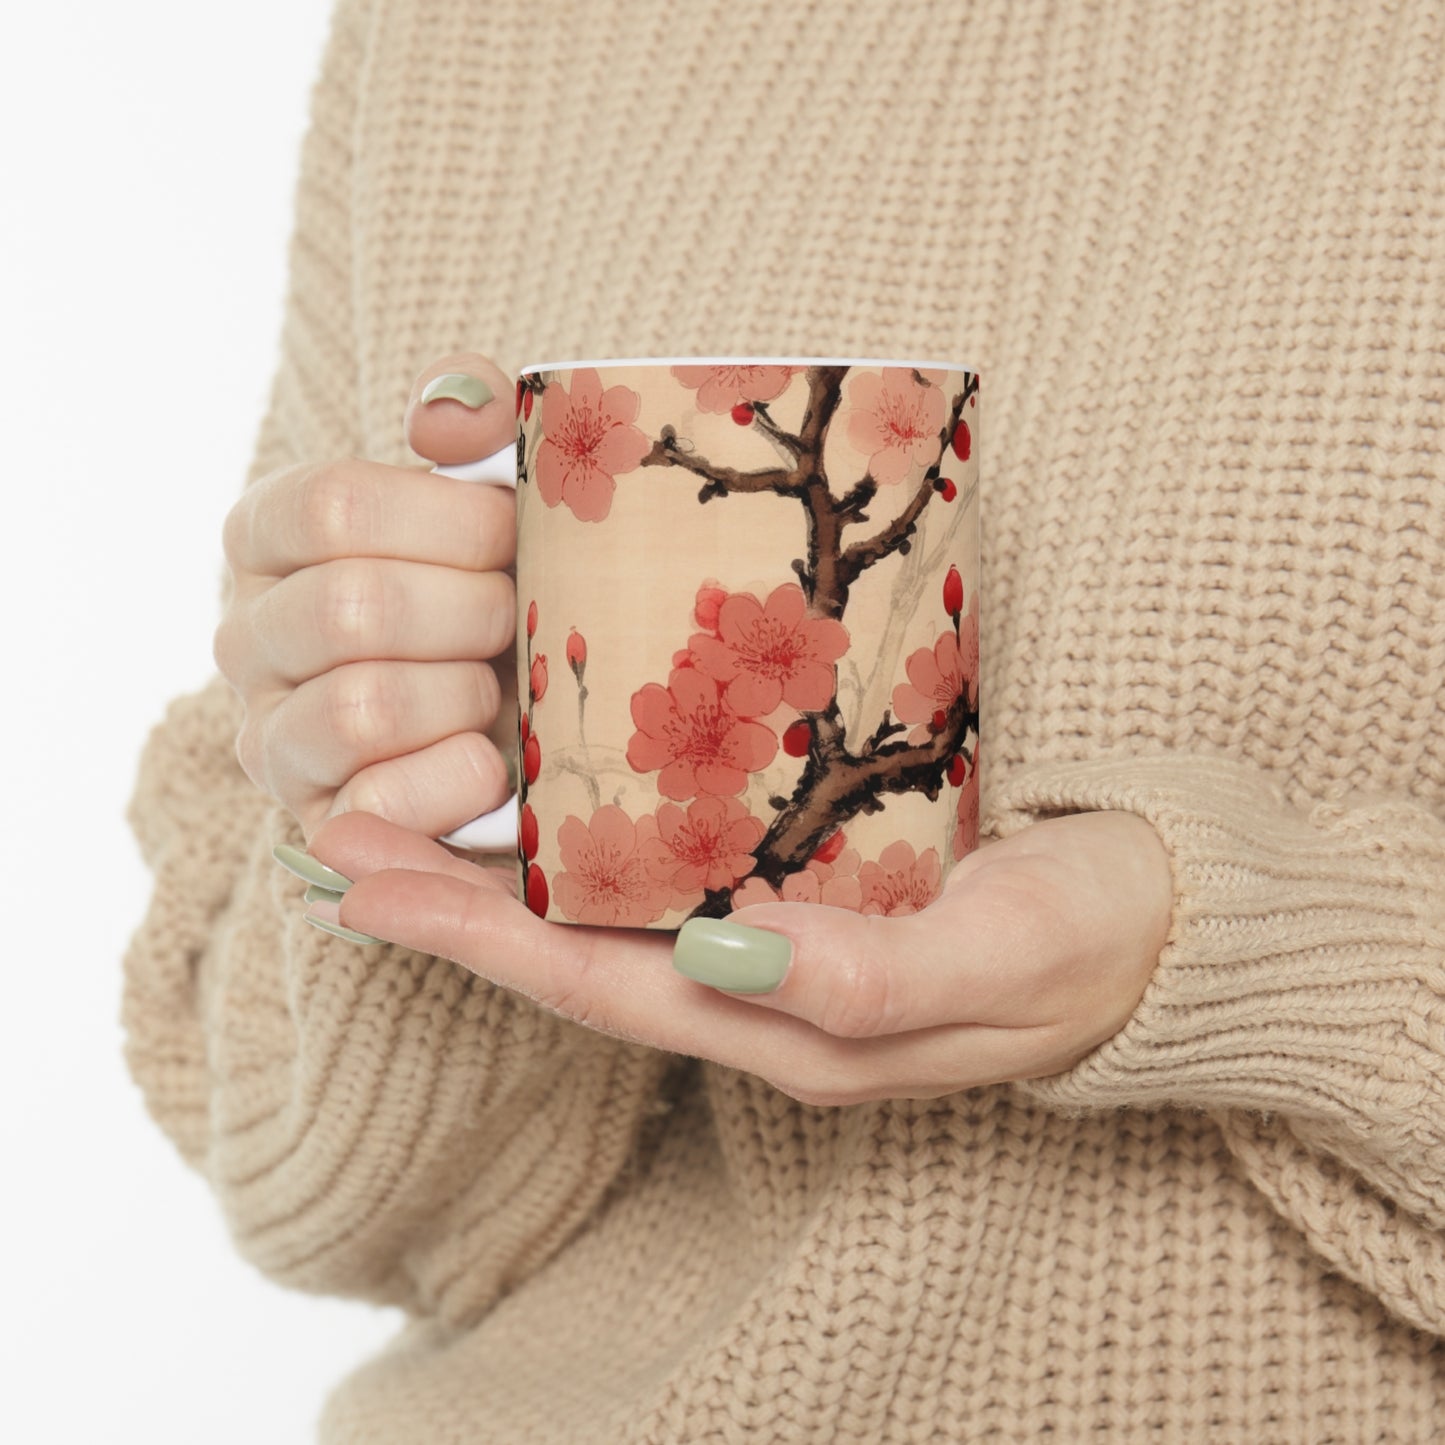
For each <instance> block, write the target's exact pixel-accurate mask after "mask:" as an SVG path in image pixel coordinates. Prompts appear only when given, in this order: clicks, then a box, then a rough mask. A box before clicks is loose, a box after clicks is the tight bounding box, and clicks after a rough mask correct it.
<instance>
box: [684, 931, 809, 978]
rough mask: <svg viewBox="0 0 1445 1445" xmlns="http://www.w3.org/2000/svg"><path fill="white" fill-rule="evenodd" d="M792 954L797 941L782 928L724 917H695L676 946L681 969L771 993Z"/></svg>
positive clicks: (685, 972) (688, 973)
mask: <svg viewBox="0 0 1445 1445" xmlns="http://www.w3.org/2000/svg"><path fill="white" fill-rule="evenodd" d="M792 958H793V943H792V940H791V939H789V938H785V937H784V936H783V935H782V934H781V933H770V932H768V930H767V929H764V928H745V927H744V926H743V925H742V924H741V923H727V922H725V921H723V920H722V919H718V918H689V919H688V920H687V922H686V923H684V924H683V925H682V928H681V929H680V930H679V931H678V935H677V942H676V943H675V944H674V945H673V950H672V966H673V967H674V968H675V969H676V970H677V971H678V972H679V973H682V974H686V975H687V977H688V978H695V979H696V980H697V981H698V982H699V983H705V984H708V985H710V986H711V987H713V988H726V989H730V990H731V991H732V992H734V993H771V992H772V991H773V989H775V988H777V986H778V985H779V984H780V983H782V981H783V975H784V974H785V973H787V971H788V964H789V963H791V962H792Z"/></svg>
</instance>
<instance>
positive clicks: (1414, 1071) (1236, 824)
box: [993, 756, 1445, 1143]
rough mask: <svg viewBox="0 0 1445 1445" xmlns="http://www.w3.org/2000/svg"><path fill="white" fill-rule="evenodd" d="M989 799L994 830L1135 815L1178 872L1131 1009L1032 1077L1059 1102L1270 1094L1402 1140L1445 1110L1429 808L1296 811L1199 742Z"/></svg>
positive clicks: (1444, 928) (1273, 1099)
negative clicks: (1089, 1047) (1079, 1056)
mask: <svg viewBox="0 0 1445 1445" xmlns="http://www.w3.org/2000/svg"><path fill="white" fill-rule="evenodd" d="M993 801H994V804H995V806H994V809H993V812H994V815H995V824H996V829H997V831H998V832H999V833H1000V834H1002V835H1007V834H1009V833H1012V832H1016V831H1018V830H1019V829H1020V828H1022V827H1025V826H1027V825H1028V824H1029V823H1031V822H1034V821H1036V820H1038V819H1040V818H1043V817H1048V816H1057V815H1060V814H1067V813H1076V812H1085V811H1097V810H1103V809H1111V810H1121V811H1125V812H1130V813H1134V814H1136V815H1139V816H1141V817H1143V818H1145V819H1146V820H1147V821H1148V822H1150V823H1151V824H1152V825H1153V826H1154V828H1155V829H1156V830H1157V832H1158V834H1159V836H1160V838H1161V839H1162V841H1163V843H1164V846H1165V848H1166V850H1167V851H1168V854H1169V858H1170V863H1171V867H1172V871H1173V878H1174V914H1173V920H1172V925H1171V929H1170V934H1169V941H1168V943H1167V944H1166V947H1165V949H1164V952H1163V954H1162V955H1161V957H1160V960H1159V963H1158V966H1157V968H1156V970H1155V972H1154V975H1153V977H1152V979H1151V981H1150V983H1149V985H1148V987H1147V989H1146V991H1145V993H1144V996H1143V998H1142V1000H1141V1001H1140V1003H1139V1005H1138V1007H1137V1009H1136V1011H1135V1013H1134V1015H1133V1016H1132V1017H1131V1018H1130V1020H1129V1021H1128V1023H1126V1025H1125V1026H1124V1028H1123V1029H1122V1030H1120V1032H1119V1033H1118V1034H1116V1035H1115V1036H1114V1037H1113V1038H1112V1039H1110V1040H1108V1041H1107V1042H1106V1043H1104V1044H1102V1045H1101V1046H1100V1047H1098V1048H1097V1049H1095V1050H1094V1051H1093V1052H1092V1053H1090V1054H1089V1055H1087V1056H1086V1057H1085V1058H1084V1059H1083V1060H1081V1061H1080V1062H1079V1063H1078V1064H1077V1065H1075V1066H1074V1067H1073V1068H1072V1069H1070V1070H1069V1071H1068V1072H1066V1073H1064V1074H1060V1075H1056V1076H1054V1077H1051V1078H1048V1079H1041V1080H1032V1081H1028V1082H1026V1083H1023V1084H1021V1085H1020V1086H1019V1087H1020V1089H1021V1090H1022V1091H1023V1092H1025V1093H1027V1094H1029V1095H1031V1096H1033V1097H1035V1098H1037V1099H1038V1100H1039V1101H1040V1102H1043V1103H1046V1104H1048V1105H1050V1106H1052V1107H1056V1108H1061V1109H1065V1110H1079V1109H1087V1108H1099V1107H1111V1106H1120V1105H1132V1106H1136V1107H1137V1106H1141V1105H1166V1104H1169V1105H1180V1106H1186V1107H1188V1106H1193V1107H1209V1108H1215V1107H1222V1108H1229V1107H1237V1108H1246V1109H1254V1110H1263V1111H1277V1112H1281V1113H1287V1114H1289V1115H1290V1116H1292V1117H1293V1118H1295V1119H1298V1120H1301V1121H1303V1120H1312V1121H1318V1122H1319V1123H1324V1124H1333V1125H1334V1126H1336V1127H1338V1126H1340V1125H1341V1124H1343V1125H1344V1127H1345V1128H1346V1129H1347V1130H1348V1131H1349V1132H1351V1133H1355V1134H1357V1135H1358V1134H1371V1133H1374V1134H1375V1135H1376V1137H1377V1138H1378V1131H1380V1130H1384V1131H1385V1132H1387V1133H1394V1134H1396V1136H1397V1138H1399V1139H1400V1140H1401V1142H1402V1143H1403V1142H1404V1140H1405V1138H1406V1137H1407V1136H1411V1135H1416V1136H1418V1131H1419V1128H1420V1120H1421V1118H1422V1117H1425V1118H1430V1117H1433V1118H1437V1119H1438V1118H1440V1117H1442V1111H1445V1070H1442V1068H1441V1053H1442V1048H1445V921H1442V916H1441V903H1440V899H1441V897H1442V891H1445V827H1442V825H1441V822H1440V820H1439V819H1437V818H1435V817H1434V816H1433V815H1432V814H1430V813H1429V812H1428V810H1425V809H1422V808H1419V807H1417V806H1415V805H1413V804H1411V803H1408V802H1405V801H1403V800H1371V801H1367V802H1363V803H1361V804H1360V805H1358V806H1354V807H1347V806H1345V805H1342V804H1319V805H1316V806H1314V807H1313V808H1312V809H1311V810H1309V811H1308V812H1302V811H1300V810H1298V809H1296V808H1294V807H1292V806H1290V805H1289V804H1288V803H1287V802H1286V800H1285V797H1284V795H1283V793H1282V791H1281V790H1280V789H1279V788H1278V787H1277V786H1276V785H1275V784H1273V783H1272V782H1271V781H1270V780H1269V779H1268V778H1267V776H1266V775H1264V774H1262V773H1260V772H1259V771H1258V770H1256V769H1253V768H1251V767H1249V766H1247V765H1244V764H1239V763H1235V762H1232V761H1228V760H1224V759H1216V758H1207V757H1197V756H1185V757H1180V756H1170V757H1163V758H1135V759H1119V758H1110V759H1102V760H1095V761H1089V762H1082V763H1070V764H1051V765H1045V766H1039V767H1036V768H1033V769H1030V770H1028V771H1027V772H1026V773H1023V774H1020V775H1019V776H1017V777H1016V778H1014V779H1011V780H1010V781H1009V782H1008V784H1007V785H1006V786H1005V788H1004V789H1003V790H1002V794H1001V796H999V797H997V798H995V799H994V800H993ZM1422 1111H1423V1112H1422ZM1381 1142H1383V1141H1381ZM1416 1142H1417V1143H1418V1142H1419V1141H1418V1137H1416Z"/></svg>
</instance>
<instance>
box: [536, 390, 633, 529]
mask: <svg viewBox="0 0 1445 1445" xmlns="http://www.w3.org/2000/svg"><path fill="white" fill-rule="evenodd" d="M528 394H529V395H530V393H528ZM641 405H642V398H641V397H640V396H639V395H638V394H637V392H635V391H633V390H632V389H631V388H630V387H626V386H614V387H609V388H608V390H606V391H603V390H602V379H601V378H600V377H599V376H598V374H597V372H596V370H595V369H593V368H590V367H588V368H583V369H582V370H579V371H575V372H573V373H572V390H571V391H570V392H568V391H567V389H566V388H565V387H564V386H563V385H562V383H561V382H560V381H552V382H548V383H547V389H546V391H544V392H543V393H542V443H541V445H540V446H539V447H538V448H537V472H536V476H537V490H538V491H539V492H540V493H541V495H542V500H543V501H544V502H546V504H547V505H548V506H549V507H555V506H558V505H559V504H561V503H564V502H565V503H566V505H567V506H568V507H570V508H571V509H572V511H573V512H574V513H575V514H576V516H577V517H578V518H579V519H580V520H581V521H583V522H600V521H601V520H602V519H603V518H604V517H605V516H606V515H607V513H608V512H609V511H610V510H611V509H612V494H613V492H615V491H616V490H617V484H616V481H615V480H614V478H616V477H618V476H620V475H621V474H622V473H623V472H630V471H633V470H635V469H636V468H637V467H638V466H640V465H641V463H642V459H643V457H645V456H646V455H647V453H648V451H649V450H650V449H651V444H650V443H649V442H648V440H647V437H646V436H645V435H644V433H643V432H642V431H641V430H640V429H639V428H638V427H635V426H633V425H632V423H633V422H635V421H636V420H637V412H638V409H639V407H640V406H641Z"/></svg>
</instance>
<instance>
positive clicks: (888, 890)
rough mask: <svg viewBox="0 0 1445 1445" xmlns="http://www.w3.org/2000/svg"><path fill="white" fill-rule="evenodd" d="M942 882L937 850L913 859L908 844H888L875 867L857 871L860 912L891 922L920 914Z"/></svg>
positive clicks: (866, 864) (869, 866)
mask: <svg viewBox="0 0 1445 1445" xmlns="http://www.w3.org/2000/svg"><path fill="white" fill-rule="evenodd" d="M942 878H943V864H942V862H941V861H940V860H939V857H938V849H937V848H926V849H925V850H924V851H923V853H922V854H920V855H918V856H917V857H915V856H914V852H913V845H912V844H911V843H905V842H903V841H902V840H901V839H900V840H899V841H898V842H897V843H890V844H889V845H888V846H887V847H886V848H885V849H884V850H883V851H882V852H881V853H880V854H879V855H878V861H877V862H876V863H865V864H864V865H863V866H862V867H861V868H860V869H859V870H858V881H859V883H861V884H862V886H863V912H864V913H874V914H878V913H881V914H885V915H887V916H888V917H890V918H901V917H902V916H903V915H904V914H907V913H921V912H922V911H923V910H924V909H925V908H927V907H928V905H929V904H930V903H932V902H933V900H934V899H935V898H937V897H938V894H939V890H940V888H941V886H942Z"/></svg>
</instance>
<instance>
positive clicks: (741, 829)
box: [645, 796, 765, 908]
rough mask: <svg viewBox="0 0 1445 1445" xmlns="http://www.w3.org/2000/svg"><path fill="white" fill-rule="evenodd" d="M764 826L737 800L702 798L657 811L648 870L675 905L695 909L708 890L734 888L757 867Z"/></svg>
mask: <svg viewBox="0 0 1445 1445" xmlns="http://www.w3.org/2000/svg"><path fill="white" fill-rule="evenodd" d="M764 831H765V830H764V828H763V823H762V820H761V819H760V818H755V817H753V815H752V814H751V813H750V812H748V810H747V807H746V805H745V804H743V803H742V802H740V801H739V800H738V799H737V798H719V797H713V796H703V797H700V798H698V799H697V800H696V801H695V802H692V803H689V804H688V806H687V809H686V811H684V810H683V809H682V808H680V807H678V805H677V804H676V803H663V804H662V806H661V807H659V808H658V810H657V838H656V839H655V840H654V841H652V842H650V843H648V844H647V846H646V849H645V852H646V855H647V866H648V868H649V869H650V870H651V872H652V875H653V877H654V878H656V879H657V880H658V881H659V882H662V883H666V885H667V887H668V889H669V890H670V892H671V894H672V907H674V908H690V907H691V906H692V905H693V904H695V903H698V902H700V901H701V900H702V895H703V892H704V890H707V889H713V890H717V889H722V888H731V887H732V886H733V885H734V884H735V883H737V882H738V880H739V879H741V878H745V877H747V875H748V874H749V873H751V872H752V871H753V869H754V868H755V867H756V866H757V859H755V858H754V857H753V849H754V848H756V847H757V846H758V844H759V843H761V842H762V840H763V833H764Z"/></svg>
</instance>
